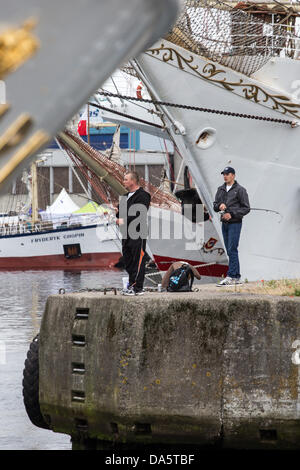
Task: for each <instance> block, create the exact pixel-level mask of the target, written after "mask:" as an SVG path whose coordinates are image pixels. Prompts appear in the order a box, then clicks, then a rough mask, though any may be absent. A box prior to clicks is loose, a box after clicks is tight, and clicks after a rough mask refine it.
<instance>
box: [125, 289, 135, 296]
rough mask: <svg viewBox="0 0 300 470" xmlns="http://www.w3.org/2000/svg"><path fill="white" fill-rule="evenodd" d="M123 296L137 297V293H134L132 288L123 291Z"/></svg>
mask: <svg viewBox="0 0 300 470" xmlns="http://www.w3.org/2000/svg"><path fill="white" fill-rule="evenodd" d="M122 295H135V292H134V290H133V289H132V288H130V289H124V290H123V291H122Z"/></svg>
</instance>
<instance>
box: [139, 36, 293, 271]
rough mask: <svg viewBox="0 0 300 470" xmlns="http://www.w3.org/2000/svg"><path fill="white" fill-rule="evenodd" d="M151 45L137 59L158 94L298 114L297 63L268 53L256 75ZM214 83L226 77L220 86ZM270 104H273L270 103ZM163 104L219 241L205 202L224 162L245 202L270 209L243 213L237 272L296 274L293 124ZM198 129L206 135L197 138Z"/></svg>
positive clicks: (227, 107) (240, 109) (233, 108)
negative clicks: (294, 88) (231, 169)
mask: <svg viewBox="0 0 300 470" xmlns="http://www.w3.org/2000/svg"><path fill="white" fill-rule="evenodd" d="M152 50H154V52H149V51H148V52H146V53H144V54H143V55H142V56H141V57H140V58H139V61H138V64H139V66H140V67H141V71H142V73H143V74H144V75H143V76H144V77H146V78H147V79H148V81H149V82H150V84H151V86H152V87H153V90H154V91H155V95H156V98H158V99H160V100H163V101H167V102H173V103H182V104H190V105H194V106H201V107H203V108H210V109H214V110H224V111H230V112H237V113H244V114H246V115H256V116H267V117H270V118H276V119H286V120H290V121H297V120H298V119H299V120H300V115H299V118H298V114H297V111H298V109H299V108H298V107H299V102H297V101H295V99H293V97H292V96H291V94H290V93H289V92H290V91H291V86H292V82H293V80H294V79H296V78H297V74H298V75H299V73H298V72H299V71H300V63H299V62H298V61H294V60H292V59H288V58H284V59H283V58H282V59H281V58H276V59H272V63H271V65H270V64H266V65H265V66H264V67H263V68H262V69H261V70H260V71H259V72H257V73H256V75H257V77H258V79H259V80H258V79H255V78H253V77H252V78H249V77H247V76H245V75H243V74H241V73H238V72H235V71H233V70H231V69H228V68H226V67H225V66H223V65H222V66H221V65H218V64H214V63H213V62H212V61H209V60H206V59H203V58H201V57H200V56H198V55H195V54H193V53H191V52H189V51H187V50H185V49H183V48H181V47H179V46H177V45H174V44H172V43H170V42H168V41H165V40H164V41H163V45H162V42H160V43H159V44H157V45H156V46H153V48H152ZM222 81H223V82H224V81H226V87H225V86H224V83H222ZM227 85H228V86H227ZM274 96H275V97H274ZM290 103H292V104H294V105H295V106H294V107H293V106H289V104H290ZM276 106H277V110H275V109H273V108H274V107H275V108H276ZM166 109H167V111H168V114H169V117H170V119H171V120H172V121H173V123H174V122H178V123H180V124H181V125H182V126H183V127H184V129H185V134H184V135H178V133H175V132H174V130H173V129H172V127H171V125H170V130H171V132H173V138H174V140H175V141H176V144H177V146H178V147H179V148H180V151H181V153H182V155H183V156H184V158H185V160H186V164H187V165H188V166H189V168H190V171H191V173H192V175H193V178H194V181H195V184H196V186H197V189H198V191H199V194H200V197H201V199H202V200H203V201H204V202H205V204H206V206H207V208H208V209H209V211H210V213H211V215H212V221H213V224H214V227H215V229H216V231H217V233H218V238H219V239H221V240H222V235H221V223H220V220H219V216H218V215H217V214H216V213H214V212H213V210H212V203H213V200H214V196H215V193H216V190H217V187H218V186H219V185H221V184H222V183H223V180H222V176H221V174H220V172H221V171H222V170H223V168H224V167H225V166H226V165H228V164H230V166H233V167H234V168H235V169H236V173H237V175H236V176H237V181H238V182H239V183H240V184H241V185H242V186H244V187H246V189H247V191H248V194H249V199H250V205H251V208H253V209H268V210H272V211H275V212H266V211H264V210H252V211H251V212H250V214H249V215H247V216H246V217H245V219H244V221H243V228H242V232H241V239H240V246H239V253H240V263H241V270H242V276H243V277H244V278H248V279H249V280H257V279H276V278H283V277H284V278H285V277H286V278H295V277H299V276H300V243H299V239H300V210H299V209H300V159H299V150H298V143H299V139H300V128H299V127H296V128H292V127H291V126H290V125H287V124H280V123H275V122H268V121H263V120H255V119H244V118H239V117H231V116H224V115H221V114H215V113H208V112H196V111H192V110H189V109H180V108H173V107H172V108H171V107H166ZM283 112H285V114H282V113H283ZM292 113H294V114H292ZM169 124H170V120H169ZM205 132H206V133H207V137H206V138H204V139H203V140H201V139H200V141H199V137H200V135H201V134H202V135H204V137H205V134H203V133H205ZM276 212H278V213H279V214H277V213H276Z"/></svg>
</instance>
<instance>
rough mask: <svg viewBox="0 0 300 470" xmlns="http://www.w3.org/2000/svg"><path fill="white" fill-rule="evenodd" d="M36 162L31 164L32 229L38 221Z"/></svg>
mask: <svg viewBox="0 0 300 470" xmlns="http://www.w3.org/2000/svg"><path fill="white" fill-rule="evenodd" d="M36 165H37V162H33V163H32V164H31V223H32V229H34V225H35V224H36V222H37V221H38V186H37V170H36Z"/></svg>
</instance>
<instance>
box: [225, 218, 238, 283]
mask: <svg viewBox="0 0 300 470" xmlns="http://www.w3.org/2000/svg"><path fill="white" fill-rule="evenodd" d="M241 229H242V222H238V223H234V224H228V223H226V222H222V233H223V239H224V244H225V247H226V251H227V255H228V258H229V268H228V272H227V276H229V277H233V278H238V277H240V276H241V273H240V262H239V254H238V246H239V240H240V234H241Z"/></svg>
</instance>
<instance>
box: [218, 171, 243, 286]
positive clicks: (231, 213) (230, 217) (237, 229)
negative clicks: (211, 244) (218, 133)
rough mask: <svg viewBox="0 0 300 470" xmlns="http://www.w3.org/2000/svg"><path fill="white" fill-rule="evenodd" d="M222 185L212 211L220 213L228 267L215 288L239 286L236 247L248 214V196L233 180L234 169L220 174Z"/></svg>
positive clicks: (239, 276) (239, 275)
mask: <svg viewBox="0 0 300 470" xmlns="http://www.w3.org/2000/svg"><path fill="white" fill-rule="evenodd" d="M221 174H222V175H223V176H224V184H222V186H220V187H219V188H218V190H217V194H216V197H215V202H214V211H215V212H221V221H222V233H223V238H224V244H225V247H226V251H227V255H228V258H229V267H228V272H227V276H226V278H225V279H223V280H222V281H220V282H219V283H218V284H217V286H218V287H221V286H234V285H236V284H241V283H242V282H241V274H240V263H239V255H238V245H239V240H240V233H241V229H242V219H243V217H244V216H245V215H246V214H248V213H249V212H250V204H249V198H248V194H247V191H246V189H245V188H243V186H241V185H240V184H239V183H238V182H237V181H236V180H235V169H234V168H232V167H230V166H227V167H226V168H224V170H223V171H222V172H221Z"/></svg>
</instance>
